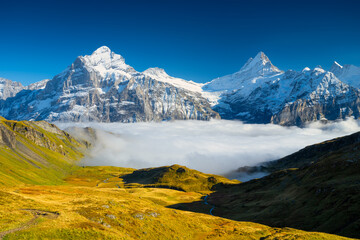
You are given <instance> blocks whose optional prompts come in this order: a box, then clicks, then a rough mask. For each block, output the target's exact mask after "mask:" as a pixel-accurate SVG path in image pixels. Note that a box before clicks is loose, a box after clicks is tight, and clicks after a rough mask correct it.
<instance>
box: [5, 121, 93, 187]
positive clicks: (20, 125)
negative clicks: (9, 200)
mask: <svg viewBox="0 0 360 240" xmlns="http://www.w3.org/2000/svg"><path fill="white" fill-rule="evenodd" d="M86 147H87V146H86V143H85V142H81V143H80V142H78V141H76V140H75V139H74V138H72V137H71V136H70V135H69V134H67V133H66V132H64V131H61V130H60V129H58V128H57V127H56V126H55V125H53V124H49V123H47V122H44V121H41V122H29V121H10V120H6V119H4V118H0V186H18V185H19V184H61V183H63V180H62V179H63V178H64V176H66V175H67V174H69V172H70V171H71V169H73V168H74V161H77V160H79V159H80V158H81V157H82V156H83V151H84V150H85V148H86ZM75 168H76V167H75Z"/></svg>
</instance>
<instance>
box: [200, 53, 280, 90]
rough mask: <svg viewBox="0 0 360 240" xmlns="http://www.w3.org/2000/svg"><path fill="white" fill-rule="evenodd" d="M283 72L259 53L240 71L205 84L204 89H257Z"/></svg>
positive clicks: (263, 54)
mask: <svg viewBox="0 0 360 240" xmlns="http://www.w3.org/2000/svg"><path fill="white" fill-rule="evenodd" d="M282 73H283V71H281V70H279V69H278V68H277V67H275V66H274V65H273V64H272V63H271V61H270V59H269V58H268V57H267V56H266V55H265V53H263V52H259V53H258V54H257V55H256V56H255V57H254V58H250V59H249V60H248V61H247V62H246V63H245V65H244V66H243V67H242V68H241V69H240V71H238V72H236V73H233V74H230V75H226V76H224V77H220V78H216V79H214V80H212V81H211V82H209V83H207V84H205V86H204V89H205V90H210V91H232V90H236V89H243V88H245V87H246V88H247V87H249V86H250V88H251V89H252V88H256V87H258V86H259V85H261V84H262V82H263V80H267V81H268V80H269V79H268V78H269V77H275V76H276V75H279V74H282Z"/></svg>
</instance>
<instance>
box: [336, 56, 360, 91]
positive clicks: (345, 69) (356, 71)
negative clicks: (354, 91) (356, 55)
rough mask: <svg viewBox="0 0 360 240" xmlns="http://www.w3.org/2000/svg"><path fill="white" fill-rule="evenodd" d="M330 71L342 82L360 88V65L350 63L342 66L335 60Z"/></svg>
mask: <svg viewBox="0 0 360 240" xmlns="http://www.w3.org/2000/svg"><path fill="white" fill-rule="evenodd" d="M329 71H330V72H332V73H334V74H335V76H336V77H337V78H338V79H340V80H341V81H342V82H344V83H347V84H349V85H351V86H354V87H356V88H360V67H356V66H354V65H348V64H347V65H344V66H341V65H340V64H339V63H337V62H334V63H333V65H332V66H331V68H330V70H329Z"/></svg>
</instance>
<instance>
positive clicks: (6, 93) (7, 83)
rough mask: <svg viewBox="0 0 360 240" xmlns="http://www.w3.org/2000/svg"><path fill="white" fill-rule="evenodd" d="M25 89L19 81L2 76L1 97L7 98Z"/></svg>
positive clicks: (0, 84)
mask: <svg viewBox="0 0 360 240" xmlns="http://www.w3.org/2000/svg"><path fill="white" fill-rule="evenodd" d="M23 89H24V86H23V85H22V84H21V83H19V82H14V81H11V80H8V79H5V78H0V99H3V100H5V99H7V98H9V97H13V96H15V95H16V94H17V93H18V92H20V91H21V90H23Z"/></svg>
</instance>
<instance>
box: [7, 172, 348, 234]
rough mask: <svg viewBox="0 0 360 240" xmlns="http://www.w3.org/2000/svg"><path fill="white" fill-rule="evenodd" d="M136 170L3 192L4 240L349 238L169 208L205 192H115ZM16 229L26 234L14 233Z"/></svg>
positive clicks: (80, 176)
mask: <svg viewBox="0 0 360 240" xmlns="http://www.w3.org/2000/svg"><path fill="white" fill-rule="evenodd" d="M132 171H133V169H123V168H116V167H84V168H81V169H78V171H76V172H74V174H73V175H71V176H69V177H68V178H67V184H65V185H59V186H26V187H12V188H9V187H8V188H4V189H2V190H0V203H1V204H2V206H3V207H2V208H0V216H1V217H0V237H1V234H2V233H4V232H5V233H6V234H5V235H4V236H3V237H4V239H7V240H10V239H16V240H18V239H130V240H131V239H245V240H246V239H249V240H250V239H259V240H260V239H269V240H270V239H346V238H342V237H338V236H334V235H329V234H324V233H313V232H304V231H300V230H296V229H291V228H272V227H268V226H265V225H261V224H257V223H251V222H237V221H233V220H228V219H224V218H219V217H215V216H211V215H209V214H201V213H196V212H190V211H179V210H174V209H172V208H169V207H168V206H172V205H175V204H179V203H191V202H194V201H198V202H201V201H203V197H204V194H201V193H196V192H184V191H178V190H173V189H166V188H147V187H145V188H143V187H140V186H139V187H135V188H119V187H115V186H113V187H111V181H109V180H111V177H113V176H115V177H117V178H118V175H121V174H128V173H129V172H132ZM106 179H108V180H106ZM104 180H105V181H109V182H105V183H104V182H103V181H104ZM120 180H121V179H120ZM118 181H119V178H118ZM99 183H101V184H99ZM102 184H103V185H102ZM107 184H110V185H107ZM13 229H20V230H18V231H14V232H11V231H12V230H13Z"/></svg>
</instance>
